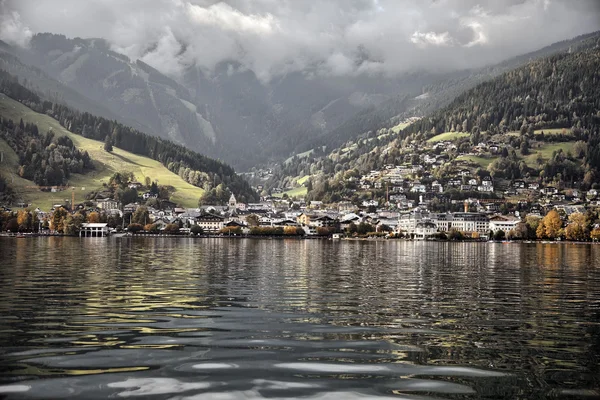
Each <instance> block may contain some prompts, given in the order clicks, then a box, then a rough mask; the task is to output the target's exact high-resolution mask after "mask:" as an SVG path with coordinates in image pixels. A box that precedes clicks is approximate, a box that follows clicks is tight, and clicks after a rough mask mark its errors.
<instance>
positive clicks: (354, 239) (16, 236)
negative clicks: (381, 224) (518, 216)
mask: <svg viewBox="0 0 600 400" xmlns="http://www.w3.org/2000/svg"><path fill="white" fill-rule="evenodd" d="M43 237H65V238H78V239H137V238H153V239H162V238H170V239H231V240H238V239H260V240H284V239H288V240H289V239H293V240H327V241H334V242H336V241H346V242H414V243H484V244H490V243H491V244H538V243H539V244H561V243H564V244H582V245H584V244H600V242H593V241H590V242H577V241H570V240H554V241H552V240H503V241H496V240H489V241H487V240H486V241H484V240H481V241H477V240H458V241H453V240H414V239H387V238H384V237H383V238H382V237H344V238H332V237H326V236H260V235H232V236H227V235H198V236H194V235H169V234H158V235H155V234H147V235H146V234H142V235H140V234H129V233H125V234H123V233H117V234H111V235H108V236H96V237H91V236H88V237H80V236H77V235H64V234H60V233H41V234H40V233H30V232H24V233H7V232H2V233H0V238H13V239H29V238H43Z"/></svg>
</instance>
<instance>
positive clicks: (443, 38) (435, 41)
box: [410, 31, 453, 47]
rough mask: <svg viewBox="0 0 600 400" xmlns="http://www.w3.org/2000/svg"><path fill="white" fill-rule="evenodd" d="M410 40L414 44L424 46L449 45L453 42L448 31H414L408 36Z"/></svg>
mask: <svg viewBox="0 0 600 400" xmlns="http://www.w3.org/2000/svg"><path fill="white" fill-rule="evenodd" d="M410 41H411V42H412V43H414V44H416V45H420V46H422V47H426V46H428V45H432V46H450V45H452V43H453V39H452V38H451V37H450V33H448V32H443V33H435V32H427V33H422V32H418V31H417V32H415V33H413V34H412V36H411V37H410Z"/></svg>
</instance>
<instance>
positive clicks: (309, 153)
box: [285, 149, 315, 164]
mask: <svg viewBox="0 0 600 400" xmlns="http://www.w3.org/2000/svg"><path fill="white" fill-rule="evenodd" d="M313 151H315V150H314V149H311V150H308V151H305V152H304V153H298V154H296V157H298V158H306V157H308V156H310V155H311V154H312V153H313ZM292 158H294V156H292V157H290V158H288V159H287V160H285V163H286V164H287V163H289V162H290V161H292Z"/></svg>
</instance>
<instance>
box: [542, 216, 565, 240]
mask: <svg viewBox="0 0 600 400" xmlns="http://www.w3.org/2000/svg"><path fill="white" fill-rule="evenodd" d="M561 229H562V221H561V219H560V215H559V214H558V212H557V211H556V210H550V211H549V212H548V214H546V216H545V217H544V218H542V220H541V221H540V224H539V226H538V229H537V236H538V238H540V239H542V238H548V239H552V240H554V239H556V238H557V237H559V236H560V234H561ZM540 233H542V235H541V237H540Z"/></svg>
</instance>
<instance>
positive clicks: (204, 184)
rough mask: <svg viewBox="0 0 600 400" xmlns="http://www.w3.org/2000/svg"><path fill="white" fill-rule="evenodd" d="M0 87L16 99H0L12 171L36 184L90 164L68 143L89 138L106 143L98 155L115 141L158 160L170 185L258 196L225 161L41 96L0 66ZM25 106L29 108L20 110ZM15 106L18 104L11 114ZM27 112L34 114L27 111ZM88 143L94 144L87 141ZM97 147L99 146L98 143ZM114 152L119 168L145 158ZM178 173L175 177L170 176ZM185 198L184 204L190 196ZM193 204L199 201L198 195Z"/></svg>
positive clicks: (62, 180) (63, 179) (57, 181)
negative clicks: (15, 161)
mask: <svg viewBox="0 0 600 400" xmlns="http://www.w3.org/2000/svg"><path fill="white" fill-rule="evenodd" d="M0 93H1V94H3V96H4V95H5V96H7V97H10V98H12V99H13V100H16V101H18V102H19V103H16V102H14V101H13V100H10V99H8V98H6V99H4V100H3V102H2V104H3V105H4V106H3V107H2V108H1V109H0V117H2V126H3V131H2V135H0V137H3V138H4V140H5V141H6V142H7V143H8V144H9V145H10V147H11V148H12V149H13V151H15V152H16V153H17V154H18V156H19V163H20V165H19V167H18V169H17V170H15V171H12V173H13V174H17V175H18V176H19V177H20V178H25V179H27V180H30V181H33V182H34V183H35V185H40V186H55V185H67V184H68V183H69V176H70V174H71V173H84V172H86V171H87V170H88V169H90V168H91V164H90V160H89V155H84V154H81V151H82V150H81V149H79V148H77V146H76V145H74V144H73V143H74V142H75V144H77V143H79V142H85V140H84V139H90V140H92V141H94V140H96V141H102V142H104V143H105V145H104V151H101V152H100V153H101V154H102V155H104V154H105V153H106V152H108V153H111V151H110V150H107V149H110V148H111V147H113V145H114V147H116V148H118V149H121V150H124V151H125V152H130V153H132V154H135V155H136V156H140V157H146V158H149V159H151V160H154V161H155V163H154V164H156V165H159V164H160V165H162V166H163V168H164V169H165V170H168V171H170V172H169V173H168V174H163V173H162V172H161V173H159V175H165V176H168V181H169V182H162V181H161V184H163V185H167V186H170V181H171V180H173V181H177V180H179V178H181V179H182V180H183V181H185V182H187V186H188V187H193V186H195V187H197V188H200V189H198V190H196V191H195V192H194V193H195V196H197V195H198V194H201V193H203V191H202V189H204V190H205V191H207V192H209V193H211V194H212V193H213V192H214V191H218V192H219V194H220V195H221V196H220V197H223V198H219V199H218V201H221V202H222V201H227V200H228V198H229V195H227V196H225V194H226V192H227V191H231V192H232V193H234V194H235V195H236V197H237V198H238V199H239V200H240V201H242V202H248V201H255V200H257V197H256V193H255V192H254V191H253V190H252V189H251V188H250V186H249V185H248V182H246V181H245V180H244V179H243V178H242V177H240V176H239V175H237V174H236V173H235V171H234V170H233V168H231V167H230V166H229V165H227V164H224V163H222V162H220V161H217V160H214V159H211V158H208V157H206V156H203V155H200V154H198V153H195V152H193V151H191V150H189V149H188V148H186V147H183V146H181V145H178V144H175V143H173V142H171V141H168V140H164V139H160V138H156V137H152V136H149V135H147V134H144V133H142V132H139V131H138V130H136V129H133V128H131V127H128V126H125V125H123V124H121V123H119V122H117V121H112V120H108V119H106V118H103V117H99V116H95V115H92V114H90V113H87V112H80V111H77V110H74V109H71V108H69V107H68V106H65V105H63V104H59V103H53V102H50V101H47V100H43V99H41V98H40V97H39V96H38V95H37V94H36V93H34V92H32V91H31V90H29V89H27V88H25V87H23V86H22V85H21V84H19V83H18V82H17V80H16V79H15V78H14V77H12V76H11V75H10V74H8V73H7V72H5V71H2V70H0ZM9 100H10V101H9ZM11 101H12V103H10V102H11ZM7 102H8V103H10V104H8V106H7V105H6V104H5V103H7ZM25 107H29V108H30V109H31V110H29V111H27V110H23V109H24V108H25ZM15 110H17V111H18V110H20V111H19V114H18V115H16V116H15V112H16V111H15ZM30 114H35V116H33V117H32V116H31V115H30ZM17 117H18V118H19V119H20V120H21V121H20V122H18V121H16V119H17ZM30 118H33V119H34V121H33V122H30V124H33V126H30V124H25V123H24V122H23V120H26V121H27V120H28V119H30ZM36 119H40V120H41V121H43V122H44V124H43V125H42V126H39V127H38V126H37V125H38V124H37V122H35V120H36ZM49 130H50V131H52V132H62V133H63V134H62V135H60V136H67V137H70V139H69V140H67V141H66V142H62V141H60V140H59V141H58V142H54V141H53V135H54V134H53V133H50V134H49V133H48V131H49ZM73 135H80V136H81V138H74V137H73ZM57 140H58V139H57ZM87 145H89V146H92V147H93V146H94V145H93V144H92V143H87ZM51 147H52V148H53V149H56V148H58V149H59V150H60V151H58V153H57V154H55V152H54V151H53V150H52V151H50V152H48V151H49V149H50V148H51ZM98 147H99V148H102V146H98ZM63 148H64V152H63V151H62V150H63ZM86 154H87V153H86ZM140 157H137V158H138V159H139V158H140ZM119 158H120V160H121V164H122V167H123V168H128V167H131V168H130V169H133V170H138V169H139V168H138V167H140V166H142V167H143V166H144V165H146V164H148V163H147V162H145V161H144V162H141V163H140V162H132V164H133V166H132V165H129V164H131V163H130V162H129V158H128V157H127V156H121V157H119ZM116 164H118V163H116ZM115 168H116V167H114V168H113V169H115ZM148 168H149V167H148V165H146V166H145V167H144V168H142V169H141V171H142V173H143V171H146V172H151V171H148ZM177 176H178V177H179V178H177V179H174V177H177ZM154 178H155V179H156V178H158V177H157V176H155V177H154ZM224 197H227V198H224ZM185 204H189V199H187V200H186V203H185ZM195 204H198V198H197V199H196V200H195Z"/></svg>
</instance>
